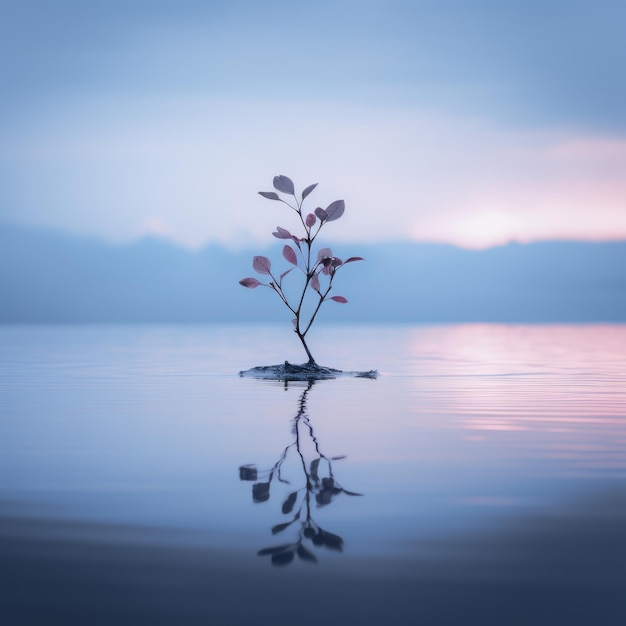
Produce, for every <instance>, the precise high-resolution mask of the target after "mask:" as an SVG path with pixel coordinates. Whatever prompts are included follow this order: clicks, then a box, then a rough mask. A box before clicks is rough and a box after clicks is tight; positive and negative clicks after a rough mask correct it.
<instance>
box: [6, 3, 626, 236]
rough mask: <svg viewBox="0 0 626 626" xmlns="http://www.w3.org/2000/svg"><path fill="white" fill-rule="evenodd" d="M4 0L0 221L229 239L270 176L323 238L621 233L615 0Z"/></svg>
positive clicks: (624, 199)
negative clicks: (305, 202)
mask: <svg viewBox="0 0 626 626" xmlns="http://www.w3.org/2000/svg"><path fill="white" fill-rule="evenodd" d="M444 5H445V7H444ZM3 11H4V16H5V18H6V19H4V20H3V26H2V27H1V28H2V35H3V37H0V58H1V59H2V60H0V72H1V73H2V74H1V78H2V79H3V80H2V83H1V84H2V87H0V90H2V93H1V95H2V98H1V103H0V107H1V109H2V110H1V111H0V113H2V117H1V118H0V140H1V141H0V219H3V220H8V221H16V222H24V223H29V224H40V225H48V226H55V227H59V228H63V229H65V230H68V231H71V232H79V233H91V234H97V235H99V236H104V237H106V238H108V239H111V240H116V241H120V240H128V239H131V238H134V237H137V236H139V235H141V234H145V233H156V234H159V235H166V236H168V237H170V238H172V239H174V240H176V241H178V242H181V243H184V244H186V245H189V246H200V245H202V244H204V243H206V242H209V241H219V242H221V243H224V244H226V245H229V246H235V247H242V246H244V245H247V244H250V243H253V242H261V241H267V237H268V232H269V230H270V229H271V228H274V227H275V226H276V225H277V224H282V225H285V226H289V224H288V223H283V222H284V221H285V215H284V213H283V212H282V211H281V210H280V208H279V207H278V206H275V205H272V203H270V202H268V201H264V200H263V199H262V198H260V197H258V196H256V191H258V190H261V189H265V188H270V186H271V179H272V176H273V175H274V174H279V173H281V174H287V175H289V176H291V177H292V178H294V179H295V180H296V182H297V183H298V184H299V185H300V186H301V187H303V186H305V185H307V184H309V183H312V182H319V183H320V187H319V191H317V192H316V195H315V196H312V197H311V202H312V203H313V202H315V203H320V204H322V205H326V204H328V203H329V202H331V201H332V200H334V199H336V198H339V197H341V198H344V199H345V200H346V203H347V211H346V216H345V218H343V219H342V221H341V222H339V223H338V224H337V225H336V227H335V229H334V230H335V237H336V239H352V240H360V241H378V240H381V239H387V240H392V239H414V240H430V241H444V242H452V243H455V244H458V245H463V246H467V247H484V246H489V245H493V244H500V243H503V242H506V241H509V240H519V241H532V240H537V239H548V238H577V239H590V240H603V239H615V238H626V208H625V207H626V180H625V178H624V172H625V171H626V123H625V122H624V119H625V118H624V117H623V111H622V110H621V108H620V105H619V103H620V102H624V100H625V99H626V78H625V77H624V72H623V67H624V66H625V65H626V38H624V37H623V32H622V30H621V28H622V26H623V24H624V23H626V5H624V4H623V3H621V2H612V1H610V0H602V1H600V2H582V3H571V2H560V1H554V2H549V3H533V2H524V3H521V2H520V3H517V2H513V3H501V2H488V1H477V2H460V1H459V2H451V3H440V2H434V1H433V2H430V1H426V2H419V3H416V2H408V1H400V0H395V1H392V2H388V1H387V2H379V1H370V2H367V1H363V2H358V3H357V2H352V1H344V2H334V3H332V5H331V4H330V3H325V2H320V3H316V4H315V6H314V7H312V6H305V5H304V3H296V2H287V1H279V0H274V1H273V2H269V3H252V2H242V1H239V2H228V3H226V2H224V3H221V2H211V3H205V2H182V3H176V4H175V5H174V4H169V3H153V2H128V3H115V2H112V3H107V4H106V5H99V4H98V5H96V4H95V3H94V4H85V3H79V2H72V1H64V2H59V3H47V2H36V1H33V2H24V3H11V2H9V3H8V4H7V6H6V7H5V8H3ZM314 206H316V205H315V204H314V205H313V208H314Z"/></svg>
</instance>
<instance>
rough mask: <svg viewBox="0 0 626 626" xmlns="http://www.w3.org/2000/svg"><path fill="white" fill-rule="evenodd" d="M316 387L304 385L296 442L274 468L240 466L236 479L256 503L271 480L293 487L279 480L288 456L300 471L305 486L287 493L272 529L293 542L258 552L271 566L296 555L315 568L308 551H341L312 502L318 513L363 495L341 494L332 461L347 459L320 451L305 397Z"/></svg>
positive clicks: (295, 422)
mask: <svg viewBox="0 0 626 626" xmlns="http://www.w3.org/2000/svg"><path fill="white" fill-rule="evenodd" d="M287 384H288V383H285V385H287ZM314 384H315V381H313V380H310V381H308V383H307V387H306V389H304V391H303V392H302V394H301V395H300V398H299V401H298V412H297V413H296V416H295V417H294V418H293V420H292V422H293V428H292V435H293V436H294V440H293V441H292V442H291V443H290V444H289V445H288V446H286V447H285V449H284V450H283V451H282V453H281V455H280V456H279V458H278V460H277V461H276V463H275V464H274V466H273V467H272V468H271V469H269V470H266V471H258V470H257V467H256V465H242V466H241V467H240V468H239V478H240V480H243V481H252V482H253V483H254V484H253V485H252V499H253V501H254V502H255V503H260V502H266V501H267V500H269V498H270V487H271V485H272V482H273V481H274V480H276V481H277V482H281V483H285V484H287V485H290V484H291V483H290V481H289V480H287V479H286V478H285V477H284V475H283V470H284V465H285V463H286V462H287V460H288V459H289V458H290V457H295V460H296V464H297V466H298V468H299V472H301V483H302V484H303V486H301V487H299V488H298V489H295V490H294V491H291V492H290V493H289V495H288V496H287V497H286V498H285V500H284V501H283V503H282V513H283V515H287V516H289V518H290V519H289V520H288V521H285V522H282V523H280V524H276V525H275V526H273V527H272V534H273V535H276V534H279V533H282V532H285V531H288V532H289V534H290V535H291V536H292V537H294V539H293V540H292V541H291V542H288V543H282V544H279V545H275V546H270V547H267V548H263V549H262V550H259V552H258V554H259V555H260V556H270V557H271V562H272V565H287V564H289V563H291V562H292V561H294V559H295V557H296V556H298V558H299V559H301V560H303V561H308V562H313V563H315V562H317V557H316V556H315V554H314V553H313V551H312V550H311V549H310V547H311V546H312V547H315V548H320V547H326V548H328V549H330V550H335V551H339V552H340V551H342V550H343V539H342V537H340V536H339V535H336V534H334V533H331V532H329V531H328V530H325V529H323V528H322V527H321V526H320V525H319V524H317V523H316V522H315V520H314V519H313V516H312V513H311V509H312V505H313V501H314V502H315V506H316V507H317V508H319V507H324V506H328V505H329V504H331V503H332V502H333V500H334V499H335V498H337V497H338V496H340V495H342V494H343V495H347V496H360V495H362V494H360V493H355V492H353V491H348V490H347V489H344V488H343V487H342V486H341V485H340V484H339V482H338V481H337V478H336V477H335V474H334V470H333V461H338V460H340V459H344V458H345V456H333V457H328V456H326V455H325V454H324V453H323V452H322V451H321V449H320V443H319V441H318V439H317V437H316V436H315V433H314V430H313V426H312V424H311V421H310V419H309V416H308V414H307V408H306V403H307V396H308V394H309V392H310V391H311V389H312V388H313V385H314ZM307 542H308V544H309V545H308V546H307Z"/></svg>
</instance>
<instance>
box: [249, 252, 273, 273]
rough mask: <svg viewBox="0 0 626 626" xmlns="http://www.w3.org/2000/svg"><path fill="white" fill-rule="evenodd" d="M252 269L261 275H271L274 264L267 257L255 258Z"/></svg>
mask: <svg viewBox="0 0 626 626" xmlns="http://www.w3.org/2000/svg"><path fill="white" fill-rule="evenodd" d="M252 267H253V268H254V270H255V271H257V272H258V273H259V274H269V273H270V272H271V269H272V264H271V263H270V260H269V259H268V258H267V257H264V256H255V257H254V258H253V259H252Z"/></svg>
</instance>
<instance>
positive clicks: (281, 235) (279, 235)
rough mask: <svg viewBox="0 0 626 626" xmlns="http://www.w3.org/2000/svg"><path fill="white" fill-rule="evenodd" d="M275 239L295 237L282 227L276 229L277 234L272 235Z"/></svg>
mask: <svg viewBox="0 0 626 626" xmlns="http://www.w3.org/2000/svg"><path fill="white" fill-rule="evenodd" d="M272 235H274V237H276V238H277V239H292V238H293V235H292V234H291V233H290V232H289V231H288V230H287V229H286V228H282V226H277V227H276V232H274V233H272Z"/></svg>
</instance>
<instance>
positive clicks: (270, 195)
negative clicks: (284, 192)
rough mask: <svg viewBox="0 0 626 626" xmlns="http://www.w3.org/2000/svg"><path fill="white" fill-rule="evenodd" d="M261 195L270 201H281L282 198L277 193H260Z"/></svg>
mask: <svg viewBox="0 0 626 626" xmlns="http://www.w3.org/2000/svg"><path fill="white" fill-rule="evenodd" d="M259 195H260V196H263V197H264V198H267V199H268V200H280V197H279V196H278V194H277V193H276V192H275V191H259Z"/></svg>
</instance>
